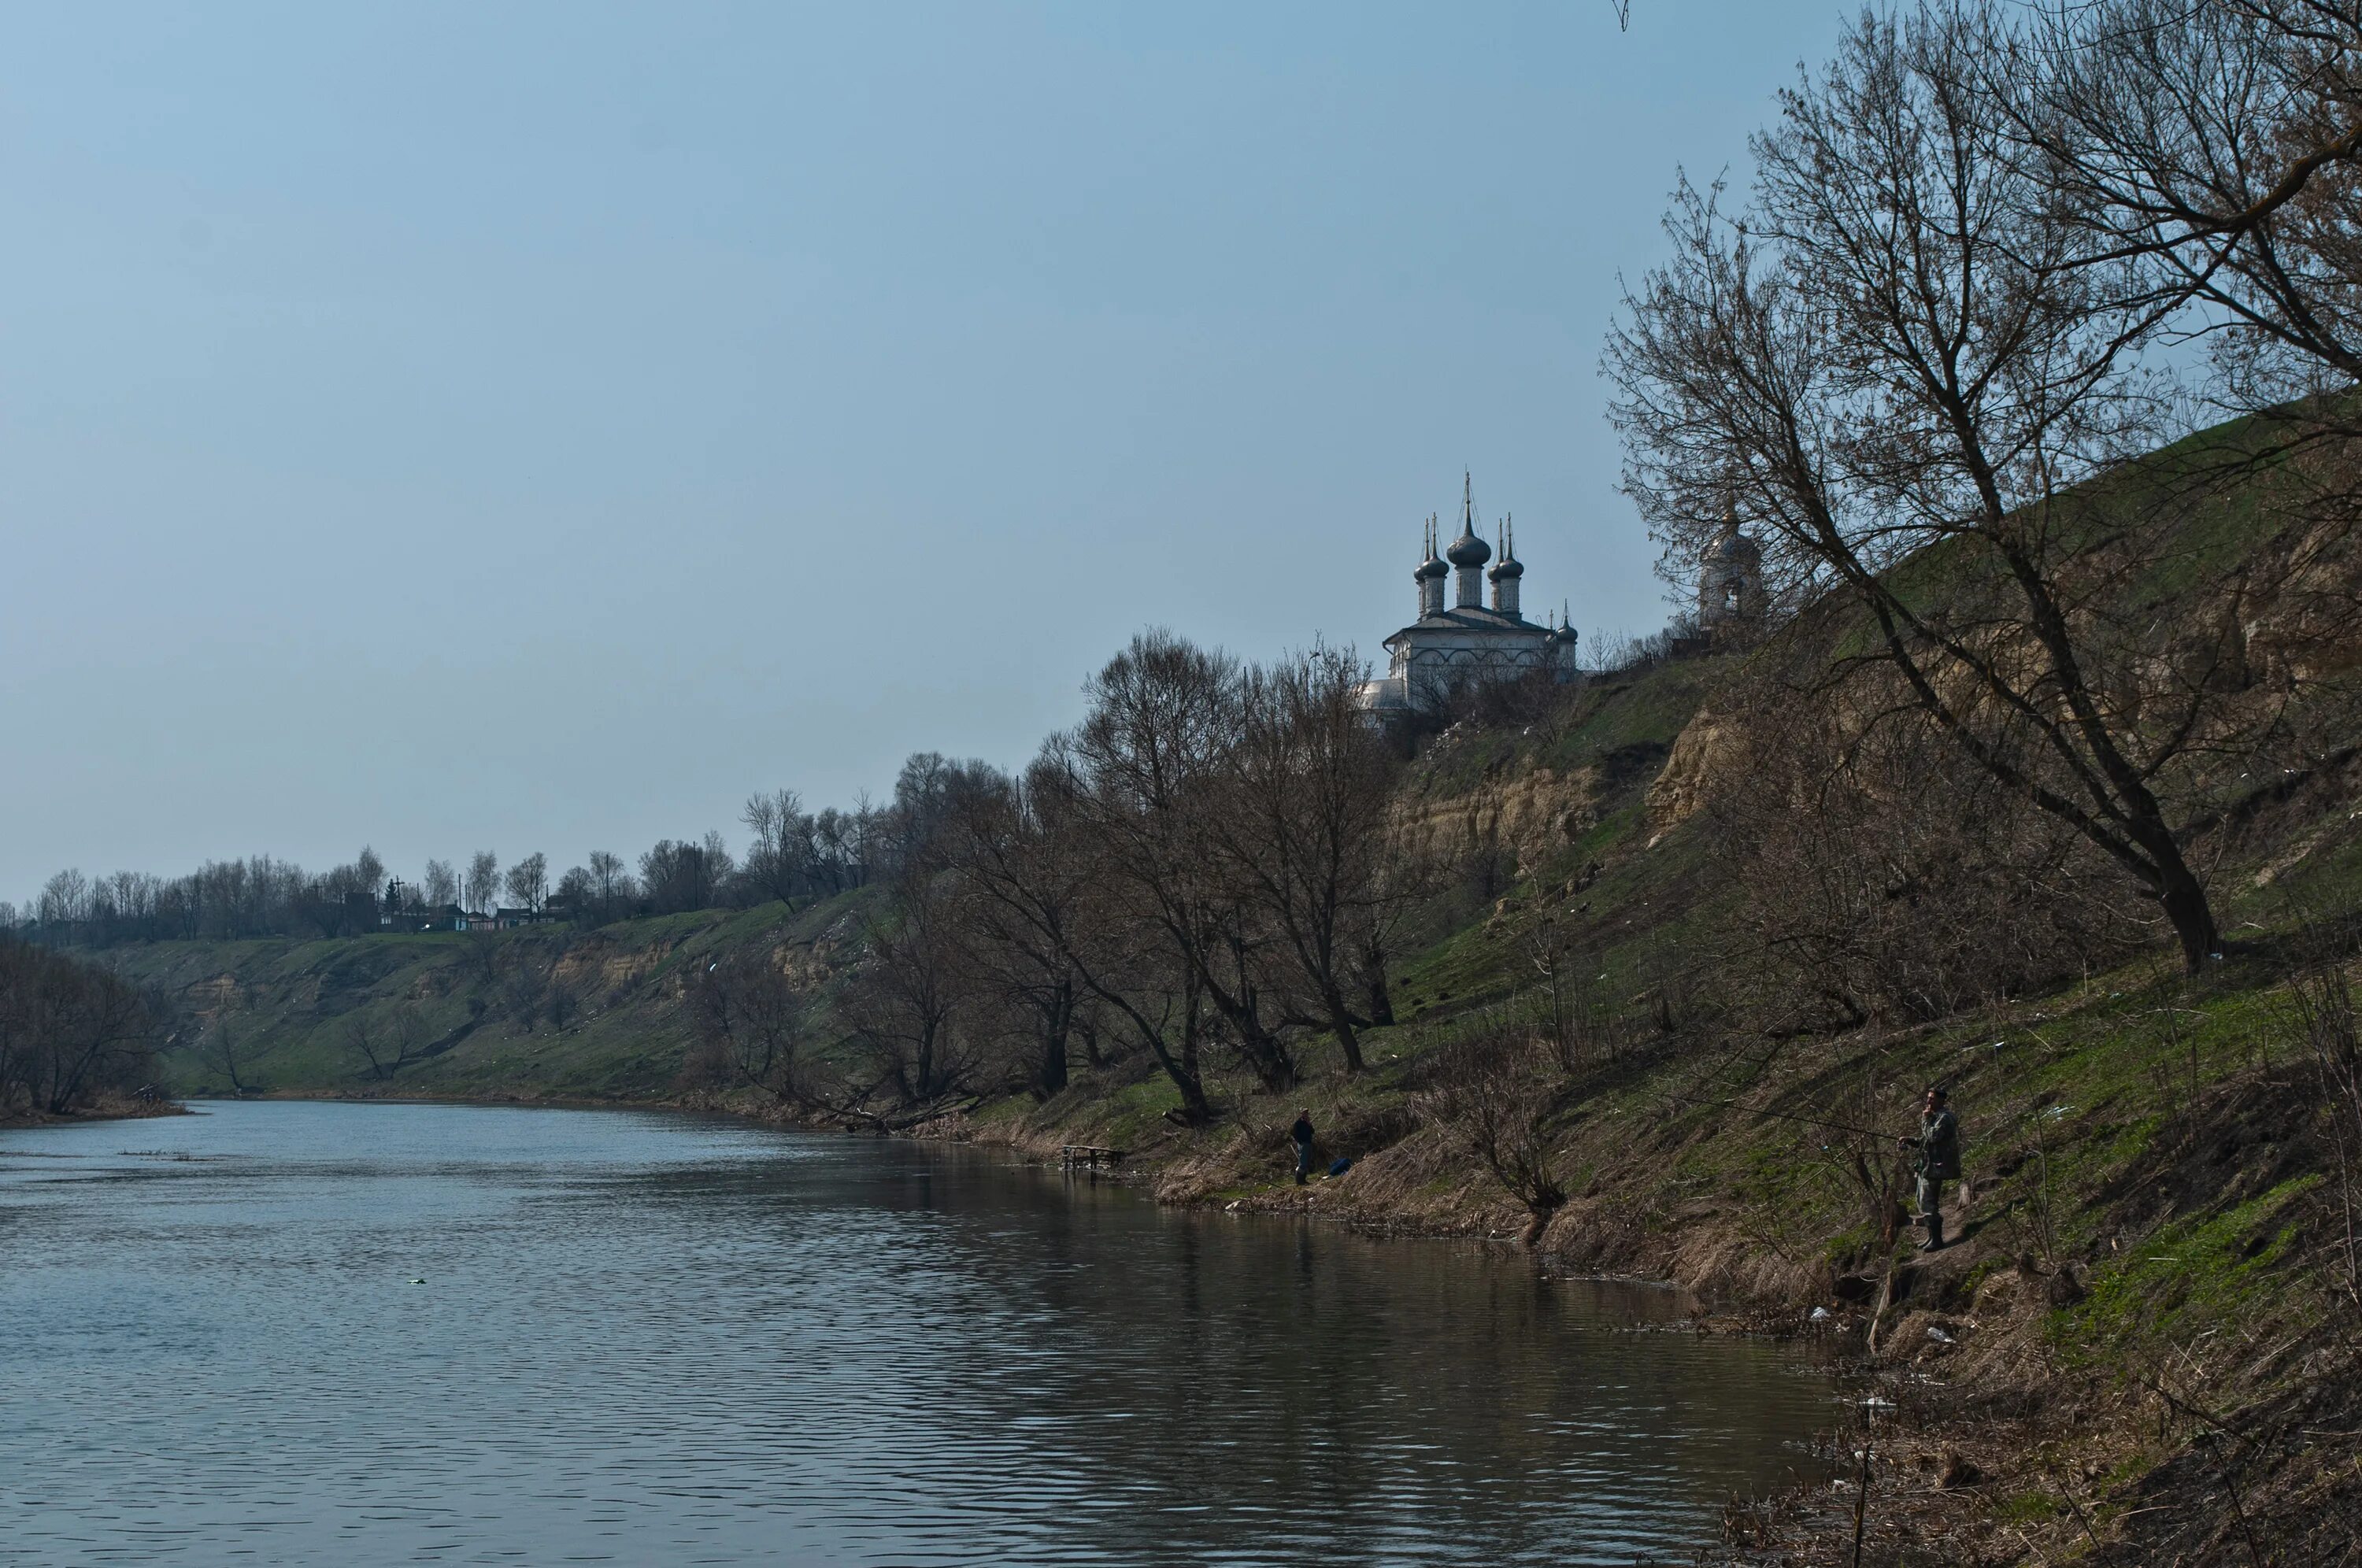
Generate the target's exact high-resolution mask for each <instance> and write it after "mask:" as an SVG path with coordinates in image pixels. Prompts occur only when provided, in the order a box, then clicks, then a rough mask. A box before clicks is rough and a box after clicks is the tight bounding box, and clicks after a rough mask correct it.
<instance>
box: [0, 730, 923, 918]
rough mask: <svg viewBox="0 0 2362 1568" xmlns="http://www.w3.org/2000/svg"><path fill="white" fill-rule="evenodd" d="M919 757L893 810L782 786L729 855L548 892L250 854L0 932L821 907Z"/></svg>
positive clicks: (867, 849)
mask: <svg viewBox="0 0 2362 1568" xmlns="http://www.w3.org/2000/svg"><path fill="white" fill-rule="evenodd" d="M949 766H950V765H949V764H947V763H946V762H945V761H944V759H943V758H942V757H940V756H934V755H933V754H922V755H921V756H914V757H912V758H911V760H910V762H909V763H908V764H907V765H906V766H905V767H904V769H903V777H902V779H901V780H900V782H899V783H898V785H897V789H896V801H895V803H894V804H893V805H890V806H885V807H878V806H872V805H870V804H868V803H866V802H864V803H863V804H861V805H859V806H856V807H855V809H854V810H852V811H849V812H848V811H840V810H838V809H836V808H835V807H833V806H832V807H829V808H826V809H824V810H822V811H819V812H811V811H806V810H805V809H804V807H803V804H802V802H801V801H800V799H799V798H798V796H797V794H796V792H795V791H794V790H775V791H772V792H770V793H767V794H758V795H756V796H755V797H753V798H752V799H751V800H749V801H747V804H746V810H745V814H744V816H743V818H742V820H743V821H744V823H745V826H746V828H747V829H748V832H749V834H751V838H750V840H749V842H748V843H747V845H745V850H744V852H743V854H739V855H734V854H733V853H732V851H731V849H730V846H729V845H728V844H727V843H726V842H725V840H724V839H723V835H722V834H719V833H714V832H709V833H707V834H704V835H703V836H702V837H701V838H696V839H689V838H683V839H679V840H674V839H662V840H659V841H658V842H657V844H655V845H653V846H651V847H650V848H649V849H648V850H647V851H646V853H644V854H642V855H641V856H639V857H638V860H637V863H636V867H635V864H634V863H632V862H629V861H626V860H624V858H623V857H622V856H617V855H613V854H611V853H609V852H607V851H605V850H594V851H592V852H591V854H590V856H588V857H587V858H586V859H585V860H584V862H583V863H582V864H581V865H579V866H576V867H572V868H570V869H568V870H567V871H565V872H564V873H562V874H560V875H559V876H558V878H557V881H556V883H555V884H554V885H553V884H552V882H551V880H550V875H549V859H548V857H547V856H546V855H543V854H541V853H538V852H536V853H535V854H532V855H527V856H524V857H523V858H522V859H519V860H517V861H516V862H515V863H513V865H509V866H506V867H503V866H502V864H501V861H500V857H499V856H497V855H495V854H494V853H493V852H492V851H491V850H489V849H482V850H478V851H476V852H475V854H474V855H472V856H469V858H468V860H467V861H466V862H465V863H464V864H460V863H457V862H453V861H446V860H429V861H428V862H427V863H426V866H425V870H424V872H423V873H422V874H421V875H419V876H418V877H417V878H416V879H415V880H405V879H403V878H398V877H395V876H394V875H392V872H391V870H390V869H389V867H387V866H386V864H385V862H384V861H383V860H382V859H381V858H380V857H379V856H378V855H377V853H376V852H375V851H374V850H371V849H369V848H367V847H364V848H363V849H362V850H361V852H360V854H359V855H358V856H355V857H354V858H353V860H352V861H351V862H349V863H348V864H346V865H343V866H338V867H336V868H334V869H333V870H330V871H326V872H323V873H315V872H310V871H306V870H305V869H304V867H302V866H300V865H298V864H296V863H295V862H294V861H292V860H284V859H280V858H278V857H276V856H269V855H256V856H248V858H246V859H243V860H209V861H207V862H206V863H205V864H204V865H203V866H200V867H198V868H197V869H196V870H194V871H192V872H189V873H187V874H185V875H182V876H179V877H160V876H157V875H154V874H152V873H149V872H145V871H117V872H116V873H114V874H113V875H111V876H105V877H90V876H86V875H85V874H83V872H82V871H80V870H79V869H69V870H64V871H61V872H59V873H58V874H57V875H56V876H54V877H52V878H50V879H49V881H48V883H47V884H45V885H44V886H43V887H42V889H41V891H40V893H39V896H38V897H37V898H36V899H34V900H31V901H30V902H29V903H28V904H26V905H24V906H21V907H20V906H18V905H17V904H14V903H11V902H8V901H6V900H0V931H8V932H13V933H17V934H18V935H20V936H23V937H25V938H27V939H28V940H32V941H36V942H39V943H42V944H47V945H51V946H56V945H68V944H71V945H76V946H90V947H105V946H111V945H115V944H121V943H126V942H165V941H173V940H185V939H191V938H208V939H232V938H242V937H263V936H288V937H301V938H311V937H327V936H358V935H362V934H366V933H372V932H380V931H385V930H389V929H392V930H399V931H417V930H421V929H433V928H436V927H437V926H440V927H442V928H445V929H447V928H448V927H449V925H450V923H451V922H452V918H453V917H454V916H460V917H463V918H464V917H468V916H487V917H496V916H497V915H498V914H499V912H500V911H502V910H507V911H512V912H513V914H515V915H519V916H523V917H525V918H529V919H535V920H553V921H555V920H566V921H572V922H577V923H582V924H592V925H599V924H605V923H606V922H610V921H615V920H623V919H627V918H631V917H634V916H640V915H658V914H675V913H679V912H680V911H684V910H701V909H716V908H724V909H726V908H741V907H748V906H752V905H755V904H758V903H763V902H766V901H767V900H773V899H787V900H797V899H810V898H824V897H827V896H830V895H832V894H835V893H840V892H843V891H844V890H845V889H848V888H855V887H859V886H860V885H862V884H863V883H864V882H866V881H867V880H868V878H869V876H870V868H871V866H872V863H873V862H874V861H875V860H876V859H877V855H878V849H877V846H878V845H879V844H880V843H881V842H882V840H883V838H884V836H885V832H884V829H885V824H886V823H888V821H889V819H891V818H892V817H893V816H894V815H895V814H896V813H897V812H903V811H906V810H907V798H908V797H909V796H910V795H911V792H912V791H914V790H916V791H919V792H922V793H923V791H924V790H925V788H926V785H925V782H924V780H925V779H926V778H927V777H928V776H929V775H930V774H931V773H933V772H936V771H939V770H941V769H942V768H944V767H949Z"/></svg>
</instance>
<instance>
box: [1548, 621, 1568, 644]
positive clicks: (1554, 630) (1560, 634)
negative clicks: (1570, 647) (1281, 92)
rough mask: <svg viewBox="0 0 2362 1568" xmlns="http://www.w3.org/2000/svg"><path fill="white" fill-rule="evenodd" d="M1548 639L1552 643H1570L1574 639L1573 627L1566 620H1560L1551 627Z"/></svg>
mask: <svg viewBox="0 0 2362 1568" xmlns="http://www.w3.org/2000/svg"><path fill="white" fill-rule="evenodd" d="M1550 640H1551V642H1553V643H1571V642H1573V641H1574V627H1573V624H1570V623H1568V622H1565V621H1562V622H1560V623H1559V624H1557V625H1555V626H1553V627H1551V635H1550Z"/></svg>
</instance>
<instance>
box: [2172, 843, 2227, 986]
mask: <svg viewBox="0 0 2362 1568" xmlns="http://www.w3.org/2000/svg"><path fill="white" fill-rule="evenodd" d="M2158 875H2159V878H2160V879H2161V880H2162V881H2163V882H2164V884H2165V886H2164V889H2163V890H2161V891H2160V892H2159V893H2158V903H2160V904H2162V905H2163V906H2164V908H2165V918H2166V919H2167V920H2169V921H2171V922H2173V935H2174V939H2175V940H2176V941H2178V942H2179V943H2180V944H2181V966H2182V968H2183V969H2184V970H2185V971H2186V972H2188V973H2190V974H2192V975H2195V974H2197V973H2199V972H2200V971H2201V970H2202V969H2203V968H2205V967H2206V965H2207V963H2208V962H2209V961H2210V960H2211V959H2213V957H2214V956H2215V955H2216V954H2217V952H2219V951H2220V944H2221V942H2222V933H2220V932H2218V931H2217V930H2216V929H2215V927H2214V909H2213V905H2212V904H2211V903H2209V902H2208V901H2207V898H2206V889H2205V886H2204V885H2203V884H2202V883H2201V882H2200V881H2199V880H2198V878H2197V876H2196V875H2195V874H2194V873H2192V872H2191V869H2190V867H2189V866H2188V865H2187V864H2186V863H2185V862H2184V861H2183V860H2182V858H2181V856H2180V854H2179V853H2178V852H2177V853H2176V854H2175V855H2174V856H2172V858H2171V859H2169V860H2168V861H2166V862H2165V863H2164V864H2162V865H2160V866H2159V867H2158Z"/></svg>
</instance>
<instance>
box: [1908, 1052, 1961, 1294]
mask: <svg viewBox="0 0 2362 1568" xmlns="http://www.w3.org/2000/svg"><path fill="white" fill-rule="evenodd" d="M1895 1142H1896V1143H1900V1144H1901V1145H1902V1146H1903V1147H1904V1148H1905V1149H1908V1150H1910V1151H1912V1165H1913V1168H1914V1170H1915V1173H1916V1174H1917V1176H1918V1177H1919V1192H1918V1198H1919V1216H1918V1219H1917V1220H1916V1221H1915V1223H1917V1224H1921V1225H1925V1226H1926V1227H1927V1236H1926V1240H1925V1241H1922V1242H1920V1243H1919V1250H1920V1251H1921V1252H1923V1253H1932V1252H1934V1251H1936V1250H1937V1248H1939V1247H1941V1246H1942V1245H1943V1244H1944V1184H1945V1183H1946V1182H1948V1181H1957V1180H1958V1179H1959V1175H1960V1121H1959V1118H1958V1117H1956V1116H1954V1115H1953V1114H1952V1107H1951V1096H1950V1095H1949V1094H1948V1093H1946V1092H1945V1090H1944V1089H1943V1088H1942V1087H1941V1086H1940V1085H1937V1084H1930V1085H1928V1086H1927V1098H1926V1099H1925V1100H1924V1101H1922V1102H1921V1104H1920V1107H1919V1136H1918V1137H1916V1138H1898V1139H1896V1140H1895Z"/></svg>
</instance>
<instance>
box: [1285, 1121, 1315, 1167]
mask: <svg viewBox="0 0 2362 1568" xmlns="http://www.w3.org/2000/svg"><path fill="white" fill-rule="evenodd" d="M1287 1135H1288V1136H1289V1137H1290V1138H1293V1139H1295V1140H1296V1185H1297V1186H1298V1187H1302V1186H1303V1185H1304V1181H1305V1178H1306V1177H1307V1176H1310V1175H1311V1174H1312V1111H1311V1109H1310V1108H1309V1107H1307V1108H1306V1109H1304V1110H1299V1111H1297V1113H1296V1125H1295V1126H1293V1127H1291V1128H1289V1129H1288V1130H1287Z"/></svg>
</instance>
